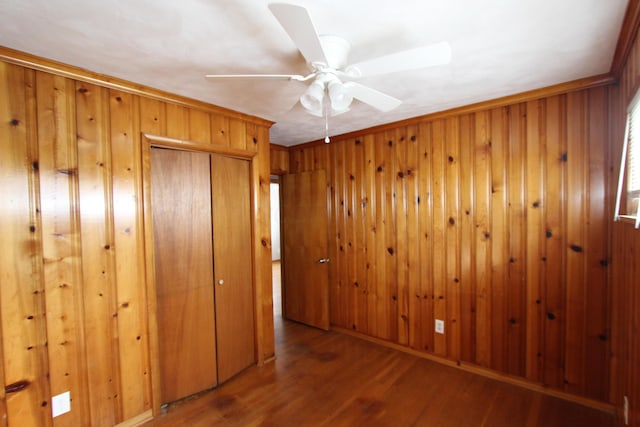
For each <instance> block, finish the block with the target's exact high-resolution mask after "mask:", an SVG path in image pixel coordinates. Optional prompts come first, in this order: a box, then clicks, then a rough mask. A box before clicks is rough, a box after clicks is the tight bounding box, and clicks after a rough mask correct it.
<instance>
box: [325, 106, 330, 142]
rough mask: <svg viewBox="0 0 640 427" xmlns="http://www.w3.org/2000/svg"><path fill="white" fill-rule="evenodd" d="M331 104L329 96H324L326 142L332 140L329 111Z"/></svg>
mask: <svg viewBox="0 0 640 427" xmlns="http://www.w3.org/2000/svg"><path fill="white" fill-rule="evenodd" d="M330 108H331V105H329V97H328V96H325V97H324V135H325V136H324V143H325V144H328V143H329V142H330V141H331V140H330V139H329V111H330Z"/></svg>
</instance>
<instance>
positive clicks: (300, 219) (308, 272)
mask: <svg viewBox="0 0 640 427" xmlns="http://www.w3.org/2000/svg"><path fill="white" fill-rule="evenodd" d="M327 218H328V210H327V180H326V174H325V171H324V170H318V171H314V172H304V173H298V174H289V175H284V176H283V179H282V235H283V236H282V237H283V239H282V247H283V254H282V257H283V270H284V277H283V296H282V298H283V302H284V304H283V306H284V317H285V318H287V319H290V320H295V321H298V322H302V323H305V324H307V325H310V326H315V327H317V328H321V329H325V330H328V329H329V270H328V269H329V266H328V262H329V259H328V256H329V250H328V243H327V223H328V219H327Z"/></svg>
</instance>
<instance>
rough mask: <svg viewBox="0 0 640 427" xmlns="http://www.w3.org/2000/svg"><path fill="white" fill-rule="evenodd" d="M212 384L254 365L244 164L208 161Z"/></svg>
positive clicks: (248, 206) (226, 159)
mask: <svg viewBox="0 0 640 427" xmlns="http://www.w3.org/2000/svg"><path fill="white" fill-rule="evenodd" d="M211 182H212V191H213V230H214V233H213V254H214V272H215V298H216V335H217V341H218V346H217V347H218V381H219V382H224V381H226V380H227V379H229V378H230V377H232V376H233V375H235V374H236V373H238V372H240V371H241V370H243V369H244V368H246V367H247V366H249V365H251V364H253V363H255V360H256V358H255V343H254V339H255V338H254V337H255V335H254V312H253V310H254V303H253V272H252V266H253V262H252V259H251V245H252V240H251V189H250V187H249V184H250V172H249V162H248V161H246V160H239V159H234V158H231V157H223V156H219V155H215V154H214V155H212V156H211Z"/></svg>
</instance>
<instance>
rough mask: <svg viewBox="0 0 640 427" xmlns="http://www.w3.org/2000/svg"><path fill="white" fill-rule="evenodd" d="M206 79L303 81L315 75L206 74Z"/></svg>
mask: <svg viewBox="0 0 640 427" xmlns="http://www.w3.org/2000/svg"><path fill="white" fill-rule="evenodd" d="M205 77H206V78H208V79H211V80H214V79H275V80H296V81H299V82H304V81H306V80H309V79H311V78H312V77H315V74H310V75H308V76H301V75H298V74H207V75H206V76H205Z"/></svg>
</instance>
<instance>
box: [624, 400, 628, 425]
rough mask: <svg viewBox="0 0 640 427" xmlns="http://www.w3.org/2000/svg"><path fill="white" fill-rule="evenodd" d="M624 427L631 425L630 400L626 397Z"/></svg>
mask: <svg viewBox="0 0 640 427" xmlns="http://www.w3.org/2000/svg"><path fill="white" fill-rule="evenodd" d="M624 425H626V426H628V425H629V398H628V397H627V396H625V397H624Z"/></svg>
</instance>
